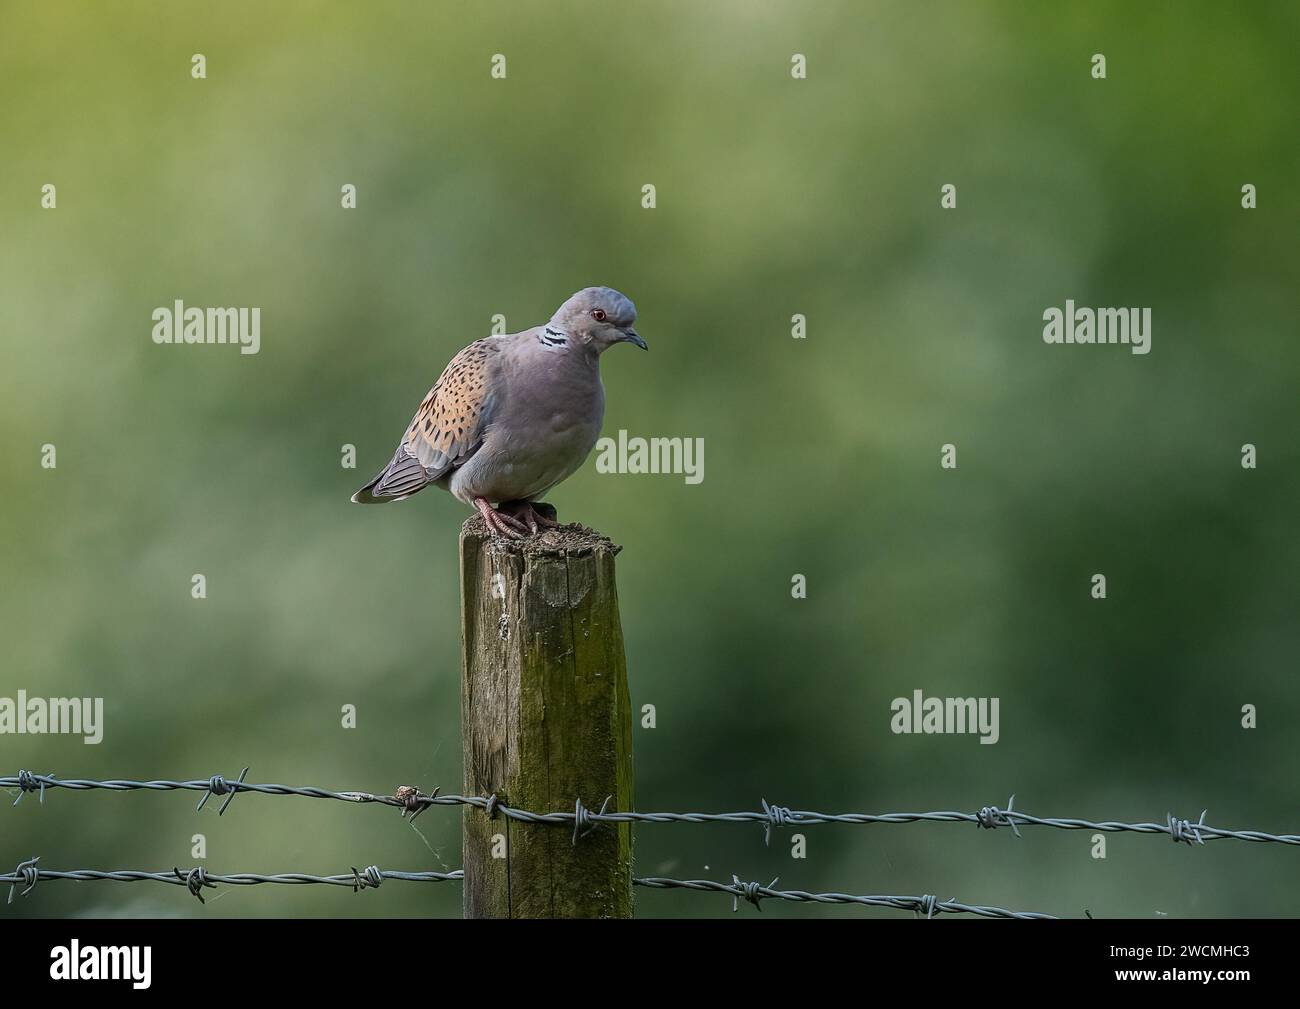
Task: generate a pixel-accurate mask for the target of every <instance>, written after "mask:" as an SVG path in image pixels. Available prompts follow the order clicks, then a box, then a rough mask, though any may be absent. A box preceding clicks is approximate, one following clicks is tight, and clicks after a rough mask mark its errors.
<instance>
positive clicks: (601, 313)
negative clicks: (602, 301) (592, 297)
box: [591, 308, 605, 322]
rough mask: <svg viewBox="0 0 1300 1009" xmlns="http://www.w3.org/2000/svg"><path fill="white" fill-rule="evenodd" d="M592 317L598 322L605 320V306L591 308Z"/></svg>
mask: <svg viewBox="0 0 1300 1009" xmlns="http://www.w3.org/2000/svg"><path fill="white" fill-rule="evenodd" d="M591 317H592V318H593V319H595V320H596V321H597V322H604V321H605V310H604V309H603V308H593V309H592V310H591Z"/></svg>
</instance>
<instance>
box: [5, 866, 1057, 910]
mask: <svg viewBox="0 0 1300 1009" xmlns="http://www.w3.org/2000/svg"><path fill="white" fill-rule="evenodd" d="M38 861H39V859H37V858H32V859H28V860H27V861H26V862H20V863H19V864H18V866H17V867H16V868H15V869H14V871H13V872H9V873H3V874H0V885H2V884H4V883H8V884H9V903H13V899H14V892H15V890H17V888H18V887H19V886H21V887H23V889H22V890H21V891H19V896H25V895H26V894H28V893H30V892H31V891H32V889H33V888H34V887H35V886H36V884H37V883H38V882H40V881H42V880H74V881H77V882H86V881H91V880H94V881H104V880H108V881H114V882H120V883H139V882H152V883H167V884H169V885H171V886H183V887H185V888H186V889H187V890H189V892H190V893H191V894H193V895H194V896H195V897H197V898H198V899H199V902H200V903H204V897H203V891H204V890H205V889H212V888H215V887H216V886H217V885H218V884H224V885H227V886H258V885H260V884H264V883H276V884H285V885H290V886H302V885H310V884H321V885H327V886H347V887H351V888H352V890H353V891H354V892H358V891H361V890H366V889H375V888H377V887H378V886H379V885H380V884H381V883H383V882H384V881H385V880H390V879H395V880H402V881H404V882H408V883H446V882H459V881H461V880H463V879H464V878H465V873H464V870H462V869H456V870H454V871H452V872H401V871H397V870H392V869H380V868H379V867H378V866H374V865H371V866H367V867H366V868H365V869H357V868H356V867H355V866H353V867H352V872H351V873H340V874H339V875H336V876H317V875H314V874H312V873H306V872H283V873H260V872H236V873H229V874H222V873H214V872H208V871H207V870H206V869H204V868H202V867H195V868H193V869H188V870H184V869H179V868H173V869H172V870H171V871H170V872H146V871H143V870H139V869H66V870H57V869H41V868H38V867H37V863H38ZM632 883H633V885H635V886H640V887H646V888H648V889H654V890H674V889H675V890H695V891H698V892H714V893H724V894H727V895H728V896H730V897H731V898H732V906H731V907H732V910H733V911H735V910H738V909H739V907H740V902H741V901H742V900H743V901H747V902H748V903H750V904H753V905H754V907H755V908H757V909H758V910H760V911H761V910H762V908H761V907H759V902H760V901H762V900H765V899H774V900H787V901H800V902H804V903H815V904H858V905H865V906H871V907H889V908H895V909H898V910H901V911H914V912H916V913H917V915H918V916H924V917H926V918H932V917H934V916H935V915H936V914H975V915H979V916H981V917H984V918H1024V919H1052V918H1054V917H1055V916H1054V915H1050V914H1040V913H1038V912H1035V911H1008V910H1006V909H1005V908H1000V907H989V906H986V905H982V904H965V903H962V902H960V901H956V900H945V901H940V900H937V899H936V898H934V897H933V896H919V897H903V896H886V895H857V894H847V893H810V892H809V891H807V890H777V889H775V886H776V883H777V880H775V879H774V880H772V882H771V883H769V884H768V885H766V886H763V885H760V884H759V883H756V882H751V883H745V882H741V880H740V879H739V877H736V876H732V877H731V882H730V883H721V882H716V881H714V880H709V879H667V878H664V877H662V876H650V877H645V878H638V879H633V880H632Z"/></svg>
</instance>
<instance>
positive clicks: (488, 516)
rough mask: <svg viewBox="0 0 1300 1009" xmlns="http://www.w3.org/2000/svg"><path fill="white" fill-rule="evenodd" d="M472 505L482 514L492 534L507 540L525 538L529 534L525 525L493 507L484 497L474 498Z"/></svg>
mask: <svg viewBox="0 0 1300 1009" xmlns="http://www.w3.org/2000/svg"><path fill="white" fill-rule="evenodd" d="M474 507H476V508H477V509H478V511H479V514H480V515H482V516H483V522H484V523H485V524H486V525H487V528H488V532H490V533H492V534H493V535H495V536H503V537H505V538H506V539H508V540H522V539H527V538H528V536H529V535H530V533H529V529H528V526H527V525H525V524H524V523H523V522H521V521H520V520H519V519H517V518H515V517H514V516H513V515H511V514H508V513H507V512H503V511H501V510H499V509H497V508H493V507H492V506H491V505H490V504H488V502H487V501H486V500H485V499H484V498H475V499H474Z"/></svg>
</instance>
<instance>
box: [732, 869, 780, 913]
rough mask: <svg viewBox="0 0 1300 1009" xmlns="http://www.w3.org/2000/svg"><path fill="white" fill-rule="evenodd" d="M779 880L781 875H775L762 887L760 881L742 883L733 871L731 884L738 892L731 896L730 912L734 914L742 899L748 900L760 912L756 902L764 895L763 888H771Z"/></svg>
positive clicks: (760, 909) (738, 908)
mask: <svg viewBox="0 0 1300 1009" xmlns="http://www.w3.org/2000/svg"><path fill="white" fill-rule="evenodd" d="M780 881H781V877H780V876H778V877H776V879H774V880H772V882H770V883H768V884H767V886H766V887H764V886H763V885H762V884H761V883H758V882H752V883H742V882H741V881H740V877H739V876H737V875H736V874H735V873H732V875H731V885H732V886H734V887H735V888H736V890H737V891H739V892H737V893H736V894H735V895H734V896H732V898H731V913H732V914H735V913H736V912H737V911H739V910H740V902H741V901H742V900H747V901H749V903H751V904H753V905H754V907H756V908H758V910H759V911H760V912H761V911H762V910H763V909H762V908H761V907H759V904H758V902H759V901H760V900H762V899H763V898H764V897H765V896H766V894H764V893H763V890H764V889H767V890H771V889H772V888H774V887H775V886H776V884H777V883H779V882H780Z"/></svg>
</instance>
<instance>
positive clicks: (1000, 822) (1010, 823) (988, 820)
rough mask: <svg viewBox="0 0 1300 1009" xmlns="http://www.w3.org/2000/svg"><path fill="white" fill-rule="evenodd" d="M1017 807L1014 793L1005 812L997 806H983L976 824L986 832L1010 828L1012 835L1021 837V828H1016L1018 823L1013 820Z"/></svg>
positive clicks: (977, 815)
mask: <svg viewBox="0 0 1300 1009" xmlns="http://www.w3.org/2000/svg"><path fill="white" fill-rule="evenodd" d="M1015 805H1016V797H1015V794H1014V793H1012V796H1011V798H1010V799H1008V800H1007V808H1006V809H1005V810H1003V809H998V807H997V806H983V807H981V808H980V811H979V812H978V813H976V814H975V823H976V825H977V826H979V827H983V828H984V829H985V830H996V829H997V828H998V827H1010V828H1011V831H1012V833H1014V834H1015V835H1016V837H1019V836H1020V828H1018V827H1017V826H1016V821H1015V820H1013V819H1012V815H1013V814H1014V813H1015V811H1016V810H1015Z"/></svg>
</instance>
